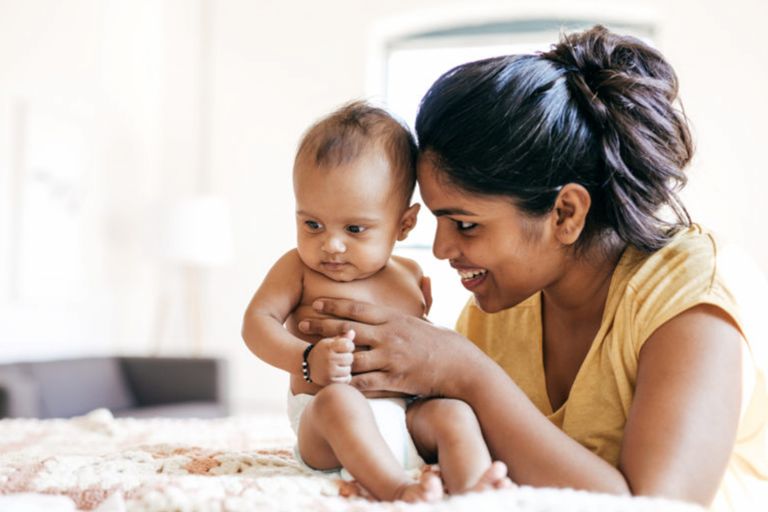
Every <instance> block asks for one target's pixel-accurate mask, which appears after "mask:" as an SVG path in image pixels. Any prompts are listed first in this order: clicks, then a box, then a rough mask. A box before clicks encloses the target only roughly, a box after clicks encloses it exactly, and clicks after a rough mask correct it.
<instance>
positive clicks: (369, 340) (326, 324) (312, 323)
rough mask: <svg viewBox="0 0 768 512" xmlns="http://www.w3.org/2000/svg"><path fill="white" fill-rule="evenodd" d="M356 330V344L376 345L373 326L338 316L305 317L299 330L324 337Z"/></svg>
mask: <svg viewBox="0 0 768 512" xmlns="http://www.w3.org/2000/svg"><path fill="white" fill-rule="evenodd" d="M350 329H351V330H353V331H355V339H354V340H352V341H353V342H354V343H355V345H374V344H375V339H374V336H373V332H372V331H373V326H370V325H366V324H359V323H357V322H352V321H350V320H340V319H337V318H305V319H304V320H302V321H301V322H299V330H300V331H301V332H303V333H305V334H316V335H318V336H322V337H323V338H332V337H334V336H342V335H343V334H346V333H347V332H348V331H349V330H350Z"/></svg>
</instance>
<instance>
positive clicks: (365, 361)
mask: <svg viewBox="0 0 768 512" xmlns="http://www.w3.org/2000/svg"><path fill="white" fill-rule="evenodd" d="M353 356H354V360H353V362H352V371H353V372H354V373H364V372H370V371H373V370H381V369H382V368H383V367H384V365H385V364H386V363H387V358H386V355H385V354H384V353H383V352H382V351H381V349H378V350H377V349H373V350H361V351H359V352H355V353H354V354H353Z"/></svg>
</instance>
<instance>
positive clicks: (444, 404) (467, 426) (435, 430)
mask: <svg viewBox="0 0 768 512" xmlns="http://www.w3.org/2000/svg"><path fill="white" fill-rule="evenodd" d="M406 417H407V419H408V430H409V431H410V433H411V436H412V437H413V441H414V443H415V444H416V447H417V448H418V450H419V453H420V454H421V455H422V457H424V459H425V460H429V459H431V460H435V456H436V457H437V460H438V462H439V464H440V473H441V474H442V476H443V481H444V482H445V486H446V488H447V489H448V492H449V493H451V494H460V493H464V492H469V491H481V490H484V489H491V488H502V487H508V486H510V485H511V482H510V480H509V479H508V478H507V468H506V465H504V463H502V462H493V463H492V462H491V455H490V453H489V452H488V447H487V445H486V444H485V439H483V433H482V431H481V430H480V424H479V423H478V421H477V417H476V416H475V413H474V411H473V410H472V408H471V407H470V406H469V405H467V404H466V403H465V402H462V401H461V400H452V399H447V398H437V399H431V400H424V401H420V402H416V403H414V404H412V405H411V406H410V407H409V408H408V411H407V412H406Z"/></svg>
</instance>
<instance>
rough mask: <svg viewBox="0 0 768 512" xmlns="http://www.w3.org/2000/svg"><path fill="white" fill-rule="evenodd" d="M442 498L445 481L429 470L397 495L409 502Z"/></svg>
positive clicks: (397, 497) (398, 497)
mask: <svg viewBox="0 0 768 512" xmlns="http://www.w3.org/2000/svg"><path fill="white" fill-rule="evenodd" d="M505 469H506V468H505ZM441 499H443V483H442V482H441V481H440V479H439V478H438V477H437V476H435V474H434V473H429V472H425V473H422V474H421V476H420V477H419V481H418V482H413V483H411V484H406V485H404V486H403V487H402V488H401V489H400V490H399V492H398V495H397V496H396V497H395V500H402V501H407V502H408V503H416V502H418V501H439V500H441Z"/></svg>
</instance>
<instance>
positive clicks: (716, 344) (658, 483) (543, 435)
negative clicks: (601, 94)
mask: <svg viewBox="0 0 768 512" xmlns="http://www.w3.org/2000/svg"><path fill="white" fill-rule="evenodd" d="M317 309H318V310H322V312H323V313H327V314H331V315H335V316H338V317H341V318H343V320H330V319H326V320H310V321H308V322H307V323H305V324H303V325H302V326H300V328H301V327H303V328H304V329H305V330H306V331H307V332H312V333H315V334H322V335H325V336H330V335H333V334H336V333H338V332H343V331H345V330H347V329H349V328H353V329H354V330H355V331H356V332H357V338H356V342H358V343H364V344H367V345H370V346H371V347H372V350H370V351H367V352H359V353H356V355H355V364H354V366H353V371H354V372H366V373H362V374H360V375H356V376H355V377H354V378H353V382H352V383H353V385H355V386H356V387H358V388H359V389H362V390H374V389H391V390H396V391H403V392H406V393H412V394H422V395H427V396H448V397H453V398H458V399H461V400H464V401H466V402H467V403H469V404H470V405H471V406H472V408H473V409H474V411H475V414H476V415H477V417H478V419H479V421H480V424H481V425H482V427H483V434H484V436H485V439H486V441H487V442H488V446H489V448H490V450H491V452H492V454H493V456H494V457H495V458H497V459H500V460H502V461H504V462H505V463H506V464H507V466H508V467H509V474H510V477H511V478H512V479H513V480H514V481H515V482H517V483H520V484H527V485H534V486H557V487H573V488H577V489H585V490H590V491H596V492H607V493H617V494H627V493H631V494H636V495H653V496H665V497H669V498H676V499H682V500H687V501H695V502H699V503H702V504H709V503H710V502H711V500H712V498H713V497H714V495H715V493H716V491H717V488H718V485H719V482H720V479H721V478H722V475H723V472H724V470H725V467H726V464H727V461H728V458H729V455H730V453H731V451H732V449H733V444H734V439H735V433H736V426H737V423H738V417H739V410H740V407H739V401H740V383H741V379H740V374H741V373H740V365H741V348H740V340H739V334H738V331H737V330H736V328H735V327H734V325H733V323H732V321H731V320H730V319H729V318H728V317H727V316H725V315H724V314H723V313H722V312H721V310H719V309H716V308H714V307H711V306H697V307H694V308H692V309H690V310H688V311H686V312H684V313H682V314H680V315H678V316H677V317H675V318H673V319H672V320H670V321H668V322H667V323H665V324H664V325H662V326H661V327H660V328H659V329H657V330H656V332H655V333H654V334H653V335H652V336H651V337H650V338H649V339H648V340H647V342H646V343H645V345H644V347H643V349H642V351H641V354H640V362H639V371H638V377H637V383H636V388H635V398H634V401H633V404H632V407H631V410H630V415H629V418H628V420H627V424H626V430H625V435H624V441H623V444H622V450H621V460H620V463H619V467H618V468H615V467H613V466H612V465H610V464H609V463H607V462H606V461H604V460H603V459H601V458H600V457H598V456H597V455H595V454H593V453H592V452H591V451H589V450H588V449H586V448H585V447H583V446H582V445H580V444H579V443H577V442H576V441H574V440H573V439H571V438H570V437H568V436H567V435H566V434H565V433H563V432H562V431H561V430H560V429H558V428H557V427H555V426H554V425H553V424H552V423H551V422H550V421H549V420H548V419H547V418H546V417H545V416H544V415H542V414H541V413H540V412H539V410H538V409H537V408H536V407H535V406H534V405H533V403H531V401H530V400H528V398H527V397H526V396H525V394H524V393H523V392H522V391H521V390H520V388H519V387H518V386H517V385H516V384H515V383H514V382H513V381H512V380H511V379H510V378H509V377H508V376H507V374H506V373H505V372H504V371H503V369H502V368H500V367H499V366H498V365H497V364H496V363H495V362H493V361H492V360H491V359H489V358H488V357H487V356H485V354H483V353H482V352H481V351H480V350H479V349H477V347H475V346H474V345H473V344H472V343H471V342H468V341H467V340H466V339H465V338H463V337H462V336H460V335H459V334H457V333H455V332H454V331H450V330H447V329H442V328H439V327H435V326H433V325H431V324H429V323H427V322H424V321H422V320H419V319H416V318H412V317H407V316H404V315H401V314H398V313H396V312H393V311H391V310H388V309H386V308H381V307H377V306H374V305H370V304H362V303H358V302H351V301H344V300H329V299H324V300H322V301H318V303H317Z"/></svg>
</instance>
